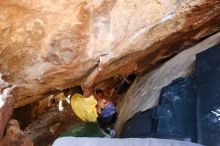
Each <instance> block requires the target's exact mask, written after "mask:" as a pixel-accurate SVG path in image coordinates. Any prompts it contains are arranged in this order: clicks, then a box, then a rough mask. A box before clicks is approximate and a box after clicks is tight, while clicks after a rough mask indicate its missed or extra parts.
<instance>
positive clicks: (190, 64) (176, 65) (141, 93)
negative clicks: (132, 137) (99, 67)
mask: <svg viewBox="0 0 220 146" xmlns="http://www.w3.org/2000/svg"><path fill="white" fill-rule="evenodd" d="M219 43H220V32H219V33H217V34H215V35H213V36H211V37H209V38H207V39H206V40H204V41H202V42H201V43H198V44H197V45H195V46H194V47H191V48H189V49H187V50H185V51H183V52H181V53H179V54H178V55H176V56H175V57H173V58H172V59H170V60H169V61H167V62H166V63H164V64H163V65H162V66H160V67H158V68H157V69H155V70H153V71H151V72H149V73H147V74H144V75H139V76H138V77H137V79H136V80H135V82H134V83H133V84H132V86H131V88H130V89H129V90H128V92H127V93H126V95H125V97H124V99H123V100H124V101H122V105H121V106H120V109H121V110H120V113H119V116H118V117H119V119H118V121H117V123H116V129H117V132H118V133H120V131H121V128H122V125H123V124H124V123H125V122H126V121H127V120H128V119H129V118H130V117H132V116H133V115H134V114H135V113H136V112H138V111H144V110H147V109H149V108H151V107H153V106H155V105H157V104H158V99H159V95H160V90H161V88H162V87H164V86H166V85H168V84H170V83H171V82H172V80H174V79H176V78H178V77H184V76H187V75H189V74H191V73H192V72H193V71H194V68H195V66H194V65H195V59H196V54H197V53H199V52H202V51H204V50H206V49H208V48H210V47H212V46H214V45H216V44H219Z"/></svg>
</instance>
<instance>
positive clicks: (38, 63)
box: [0, 0, 220, 106]
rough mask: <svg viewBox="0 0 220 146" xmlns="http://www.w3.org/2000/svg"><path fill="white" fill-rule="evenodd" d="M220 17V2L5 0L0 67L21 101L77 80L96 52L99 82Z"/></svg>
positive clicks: (175, 47)
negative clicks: (104, 63) (105, 61)
mask: <svg viewBox="0 0 220 146" xmlns="http://www.w3.org/2000/svg"><path fill="white" fill-rule="evenodd" d="M219 20H220V1H219V0H193V1H192V0H182V1H179V0H100V1H96V0H57V1H56V2H54V0H47V1H45V0H32V1H30V0H0V33H1V35H0V73H1V74H2V75H3V76H2V77H3V79H4V80H5V81H7V82H8V83H10V84H12V85H17V91H16V95H17V97H19V98H17V100H20V101H21V102H20V103H21V104H17V106H21V105H24V104H22V103H25V104H28V103H30V102H33V101H34V100H38V99H39V98H42V97H41V96H38V95H40V94H42V93H45V92H47V91H49V90H54V89H63V88H67V87H70V86H73V85H77V84H80V83H81V82H82V81H83V80H84V79H85V77H86V76H88V74H89V72H90V71H91V69H93V68H94V66H95V65H97V63H98V61H99V56H103V55H104V56H105V57H108V58H109V66H108V68H106V69H105V71H104V72H103V73H102V74H101V76H100V78H99V79H100V80H102V79H104V78H108V77H110V76H113V75H115V74H117V73H127V72H131V71H132V70H135V69H137V68H141V67H143V66H151V65H154V64H156V63H157V62H158V61H160V60H161V59H164V58H166V57H169V56H171V55H173V54H175V53H177V52H179V51H180V50H182V49H184V48H185V47H186V46H190V45H192V44H193V43H195V42H197V41H198V40H200V39H201V38H203V37H204V36H207V35H210V34H212V33H213V32H216V31H217V30H219V28H220V24H219V22H220V21H219ZM28 96H32V97H31V98H30V97H28ZM25 100H27V101H25ZM17 102H19V101H17ZM17 102H16V103H17Z"/></svg>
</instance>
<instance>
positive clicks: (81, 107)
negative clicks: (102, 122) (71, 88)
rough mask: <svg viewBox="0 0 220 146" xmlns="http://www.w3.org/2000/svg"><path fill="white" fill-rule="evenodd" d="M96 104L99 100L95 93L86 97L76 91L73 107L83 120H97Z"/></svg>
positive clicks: (72, 101) (72, 100)
mask: <svg viewBox="0 0 220 146" xmlns="http://www.w3.org/2000/svg"><path fill="white" fill-rule="evenodd" d="M96 105H97V100H96V99H95V98H94V96H93V95H92V96H90V97H88V98H85V97H83V95H81V94H78V93H76V94H74V95H73V96H72V98H71V107H72V109H73V111H74V113H75V114H76V115H77V116H78V117H79V118H80V119H81V120H83V121H90V122H96V120H97V117H98V114H97V110H96Z"/></svg>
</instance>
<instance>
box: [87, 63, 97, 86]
mask: <svg viewBox="0 0 220 146" xmlns="http://www.w3.org/2000/svg"><path fill="white" fill-rule="evenodd" d="M99 73H100V71H99V70H98V67H96V68H95V70H94V71H93V72H92V73H91V74H90V75H89V76H88V78H87V79H86V81H85V83H84V87H85V88H90V87H92V85H93V84H94V83H95V81H96V79H97V77H98V75H99Z"/></svg>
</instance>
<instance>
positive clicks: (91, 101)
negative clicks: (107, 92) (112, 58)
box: [71, 57, 108, 122]
mask: <svg viewBox="0 0 220 146" xmlns="http://www.w3.org/2000/svg"><path fill="white" fill-rule="evenodd" d="M107 61H108V60H105V59H103V58H101V57H100V62H99V64H98V65H97V67H96V68H95V69H94V70H93V72H92V73H91V74H90V75H89V77H88V78H87V79H86V81H85V83H84V84H83V85H82V89H83V95H81V94H74V95H73V96H72V97H71V106H72V109H73V111H74V113H75V114H76V115H77V116H78V117H79V118H80V119H81V120H83V121H89V122H96V121H97V117H98V113H97V109H96V107H97V106H96V105H97V100H96V99H95V97H94V96H93V89H94V83H95V81H96V79H97V77H98V75H99V74H100V72H101V71H102V69H103V68H104V67H105V66H106V62H107Z"/></svg>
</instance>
